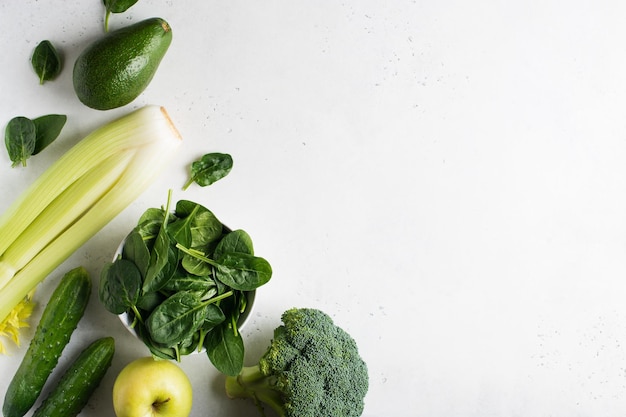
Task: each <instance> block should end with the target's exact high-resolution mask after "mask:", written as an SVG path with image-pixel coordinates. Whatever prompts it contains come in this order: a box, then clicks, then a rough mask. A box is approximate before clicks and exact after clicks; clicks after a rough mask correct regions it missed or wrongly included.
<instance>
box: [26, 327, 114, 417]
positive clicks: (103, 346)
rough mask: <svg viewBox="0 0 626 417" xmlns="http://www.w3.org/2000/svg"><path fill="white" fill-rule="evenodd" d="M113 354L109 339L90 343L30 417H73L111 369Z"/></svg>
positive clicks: (110, 338) (112, 344) (111, 340)
mask: <svg viewBox="0 0 626 417" xmlns="http://www.w3.org/2000/svg"><path fill="white" fill-rule="evenodd" d="M114 353H115V341H114V340H113V338H112V337H103V338H101V339H98V340H96V341H94V342H92V343H91V344H90V345H89V346H87V347H86V348H85V349H84V350H83V351H82V352H81V353H80V355H78V357H77V358H76V360H75V361H74V362H73V363H72V365H70V367H69V368H68V370H67V371H66V372H65V373H64V374H63V376H62V377H61V380H60V381H59V383H58V384H57V385H56V387H55V388H54V390H53V391H52V392H51V393H50V395H49V396H48V397H47V398H46V399H45V400H44V401H43V402H42V403H41V406H40V407H39V408H37V410H36V411H35V413H34V414H33V417H75V416H77V415H78V413H80V411H81V410H82V409H83V407H85V405H86V404H87V401H89V398H90V397H91V394H93V392H94V391H95V390H96V388H98V385H100V381H102V378H104V375H105V374H106V372H107V370H108V369H109V367H110V366H111V361H112V360H113V355H114Z"/></svg>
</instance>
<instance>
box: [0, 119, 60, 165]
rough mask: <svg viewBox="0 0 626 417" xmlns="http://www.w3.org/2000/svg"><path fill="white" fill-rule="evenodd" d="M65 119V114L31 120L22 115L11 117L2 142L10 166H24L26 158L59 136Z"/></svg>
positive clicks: (35, 153)
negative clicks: (10, 163)
mask: <svg viewBox="0 0 626 417" xmlns="http://www.w3.org/2000/svg"><path fill="white" fill-rule="evenodd" d="M66 121H67V116H65V115H61V114H49V115H46V116H41V117H37V118H36V119H32V120H31V119H29V118H28V117H24V116H17V117H14V118H13V119H11V120H10V121H9V123H8V124H7V126H6V129H5V132H4V143H5V145H6V148H7V152H8V154H9V159H10V160H11V162H13V164H12V166H13V167H16V166H17V165H20V164H21V165H22V166H26V160H27V159H28V158H30V157H31V156H33V155H37V154H38V153H39V152H41V151H42V150H43V149H44V148H46V147H47V146H48V145H50V144H51V143H52V142H53V141H54V140H55V139H56V138H57V137H58V136H59V134H60V133H61V129H63V126H64V125H65V122H66Z"/></svg>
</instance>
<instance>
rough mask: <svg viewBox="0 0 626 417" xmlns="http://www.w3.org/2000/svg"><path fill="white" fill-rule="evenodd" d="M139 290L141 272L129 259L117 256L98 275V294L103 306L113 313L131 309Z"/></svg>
mask: <svg viewBox="0 0 626 417" xmlns="http://www.w3.org/2000/svg"><path fill="white" fill-rule="evenodd" d="M140 291H141V274H140V272H139V269H137V267H136V266H135V264H134V263H132V262H131V261H127V260H126V259H122V258H118V259H116V260H115V262H113V263H110V264H107V265H106V266H105V267H104V269H103V270H102V272H101V275H100V287H99V290H98V295H99V298H100V301H101V302H102V304H103V305H104V307H105V308H106V309H107V310H108V311H110V312H111V313H113V314H122V313H124V312H127V311H130V310H132V309H133V308H134V307H135V305H136V304H137V301H138V300H139V295H140Z"/></svg>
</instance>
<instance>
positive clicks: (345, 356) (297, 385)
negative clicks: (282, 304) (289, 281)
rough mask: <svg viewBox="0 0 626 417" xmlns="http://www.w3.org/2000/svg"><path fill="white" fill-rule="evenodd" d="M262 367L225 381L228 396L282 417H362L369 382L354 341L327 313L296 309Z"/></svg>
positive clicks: (286, 314) (285, 317)
mask: <svg viewBox="0 0 626 417" xmlns="http://www.w3.org/2000/svg"><path fill="white" fill-rule="evenodd" d="M282 321H283V325H281V326H279V327H278V328H276V329H275V330H274V339H273V340H272V342H271V343H270V346H269V348H268V349H267V351H266V352H265V353H264V354H263V356H262V357H261V358H260V360H259V363H258V365H254V366H249V367H244V368H243V369H242V371H241V373H239V375H237V376H227V377H226V393H227V395H228V396H229V397H230V398H252V399H254V401H255V403H256V404H257V406H258V407H259V409H260V410H261V412H262V413H263V408H262V406H263V404H265V405H268V406H270V407H271V408H272V409H274V410H275V411H276V413H277V414H278V415H279V416H281V417H358V416H360V415H361V413H362V412H363V406H364V404H363V399H364V397H365V394H366V393H367V390H368V386H369V380H368V373H367V365H366V363H365V362H364V361H363V359H362V358H361V357H360V356H359V353H358V349H357V345H356V342H355V341H354V339H352V337H351V336H350V335H349V334H348V333H347V332H345V331H344V330H343V329H341V328H339V327H338V326H336V325H335V324H334V323H333V321H332V319H331V318H330V317H329V316H328V315H327V314H326V313H324V312H322V311H320V310H316V309H310V308H293V309H290V310H287V311H285V312H284V313H283V315H282Z"/></svg>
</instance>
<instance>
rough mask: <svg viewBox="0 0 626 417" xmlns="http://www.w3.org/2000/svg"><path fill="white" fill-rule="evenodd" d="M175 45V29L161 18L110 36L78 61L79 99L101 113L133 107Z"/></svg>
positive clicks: (75, 69)
mask: <svg viewBox="0 0 626 417" xmlns="http://www.w3.org/2000/svg"><path fill="white" fill-rule="evenodd" d="M171 42H172V29H171V28H170V26H169V24H168V23H167V22H166V21H165V20H163V19H160V18H151V19H146V20H143V21H140V22H137V23H135V24H132V25H129V26H126V27H123V28H121V29H118V30H116V31H113V32H110V33H108V34H107V35H105V36H104V37H102V38H100V39H98V40H96V41H95V42H94V43H92V44H91V45H89V46H88V47H87V48H86V49H85V50H84V51H83V52H82V53H81V54H80V55H79V57H78V58H77V59H76V62H75V64H74V72H73V84H74V91H75V92H76V95H77V96H78V98H79V99H80V101H81V102H82V103H83V104H85V105H86V106H88V107H91V108H94V109H98V110H108V109H113V108H116V107H121V106H124V105H126V104H128V103H130V102H131V101H133V100H134V99H135V98H137V96H139V94H141V93H142V92H143V91H144V90H145V89H146V87H148V85H149V84H150V82H151V81H152V78H153V77H154V74H155V73H156V71H157V68H158V67H159V64H160V62H161V60H162V59H163V57H164V56H165V53H166V52H167V50H168V48H169V46H170V43H171Z"/></svg>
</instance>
